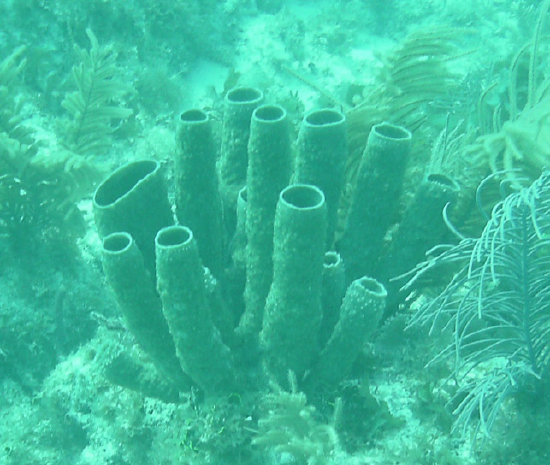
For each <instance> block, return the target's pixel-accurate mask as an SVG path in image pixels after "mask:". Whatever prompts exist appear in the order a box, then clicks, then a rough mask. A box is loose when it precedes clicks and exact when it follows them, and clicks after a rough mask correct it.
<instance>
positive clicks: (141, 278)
mask: <svg viewBox="0 0 550 465" xmlns="http://www.w3.org/2000/svg"><path fill="white" fill-rule="evenodd" d="M102 260H103V269H104V271H105V276H106V277H107V282H108V283H109V285H110V286H111V288H112V289H113V291H114V294H115V297H116V300H117V303H118V305H119V307H120V309H121V311H122V314H123V316H124V319H125V321H126V325H127V326H128V329H129V330H130V331H131V332H132V334H133V335H134V337H135V339H136V342H137V343H138V345H139V346H140V347H141V348H142V349H143V351H144V352H146V353H147V354H149V356H150V357H151V359H152V360H153V362H154V364H155V366H156V367H157V368H158V370H159V371H160V372H161V373H162V374H163V375H164V376H166V377H167V378H168V379H170V380H171V381H172V382H173V383H174V384H175V385H176V386H177V387H178V389H180V390H187V389H188V388H189V387H190V386H191V385H192V383H191V381H190V379H189V378H188V377H187V376H186V375H185V374H184V373H183V372H182V370H181V368H180V364H179V361H178V359H177V357H176V348H175V346H174V343H173V341H172V338H171V337H170V333H169V331H168V325H167V324H166V320H165V319H164V316H163V314H162V304H161V301H160V299H159V296H158V294H157V293H156V291H155V287H154V284H153V281H152V279H151V277H150V275H149V273H148V271H147V270H146V269H145V266H144V263H143V257H142V255H141V253H140V251H139V249H138V247H137V245H136V243H135V241H134V239H133V238H132V236H131V235H130V234H129V233H127V232H115V233H111V234H109V235H107V236H105V238H104V239H103V242H102Z"/></svg>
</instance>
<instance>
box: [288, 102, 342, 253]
mask: <svg viewBox="0 0 550 465" xmlns="http://www.w3.org/2000/svg"><path fill="white" fill-rule="evenodd" d="M297 144H298V154H297V157H296V167H295V173H294V178H293V179H294V182H297V183H306V184H313V185H315V186H318V187H319V188H320V189H321V190H322V191H323V194H325V198H326V203H327V242H328V245H329V246H330V245H331V244H332V240H333V236H334V231H335V229H336V221H337V213H338V205H339V202H340V193H341V191H342V186H343V183H344V169H345V165H346V158H347V153H348V140H347V129H346V117H345V116H344V114H343V113H341V112H339V111H337V110H334V109H332V108H323V109H320V110H313V111H311V112H309V113H308V114H306V115H305V116H304V119H303V121H302V125H301V126H300V132H299V134H298V142H297Z"/></svg>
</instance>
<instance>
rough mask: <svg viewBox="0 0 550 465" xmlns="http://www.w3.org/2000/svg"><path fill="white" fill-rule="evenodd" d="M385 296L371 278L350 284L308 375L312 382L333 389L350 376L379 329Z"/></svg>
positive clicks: (383, 290)
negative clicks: (372, 334)
mask: <svg viewBox="0 0 550 465" xmlns="http://www.w3.org/2000/svg"><path fill="white" fill-rule="evenodd" d="M386 296H387V293H386V289H385V288H384V286H383V285H382V284H380V283H379V282H378V281H376V280H375V279H372V278H367V277H363V278H360V279H357V280H355V281H353V282H352V283H351V284H350V285H349V287H348V289H347V291H346V295H345V296H344V301H343V302H342V307H341V309H340V320H339V321H338V323H337V324H336V327H335V328H334V332H333V333H332V336H331V337H330V339H329V341H328V343H327V345H326V347H325V348H324V349H323V351H322V352H321V356H320V358H319V361H318V363H317V365H316V366H315V368H314V369H313V370H312V372H311V374H310V378H309V379H310V381H311V382H312V383H321V384H325V385H327V386H329V387H335V386H336V385H337V384H338V383H339V382H340V381H342V380H343V379H344V378H345V377H346V375H348V374H349V371H350V369H351V367H352V365H353V362H354V361H355V359H356V358H357V355H359V352H360V351H361V349H362V347H363V344H364V343H365V341H366V340H367V338H368V337H369V336H370V334H371V333H372V332H373V330H374V329H376V327H377V326H378V323H379V321H380V318H381V317H382V313H383V312H384V307H385V301H386Z"/></svg>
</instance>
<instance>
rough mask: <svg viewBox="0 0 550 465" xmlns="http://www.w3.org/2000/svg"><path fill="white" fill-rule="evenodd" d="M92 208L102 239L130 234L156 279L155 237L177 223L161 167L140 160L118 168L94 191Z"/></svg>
mask: <svg viewBox="0 0 550 465" xmlns="http://www.w3.org/2000/svg"><path fill="white" fill-rule="evenodd" d="M93 207H94V216H95V223H96V225H97V229H98V232H99V236H100V237H102V238H103V237H105V236H107V235H108V234H111V233H114V232H118V231H126V232H127V233H129V234H130V235H131V236H132V238H133V240H134V241H135V242H136V244H137V246H138V247H139V250H140V251H141V253H142V254H143V260H144V261H145V265H146V267H147V269H148V270H149V272H150V273H151V276H154V270H155V235H156V234H157V231H158V230H159V229H160V228H163V227H165V226H169V225H171V224H173V222H174V221H173V217H172V210H171V208H170V204H169V202H168V196H167V189H166V185H165V183H164V178H163V175H162V173H161V170H160V164H159V163H158V162H157V161H155V160H139V161H134V162H131V163H128V164H126V165H124V166H122V167H120V168H118V169H117V170H116V171H114V172H113V173H112V174H111V175H110V176H109V177H108V178H107V179H105V181H103V182H102V183H101V184H100V185H99V187H98V188H97V190H96V191H95V193H94V196H93Z"/></svg>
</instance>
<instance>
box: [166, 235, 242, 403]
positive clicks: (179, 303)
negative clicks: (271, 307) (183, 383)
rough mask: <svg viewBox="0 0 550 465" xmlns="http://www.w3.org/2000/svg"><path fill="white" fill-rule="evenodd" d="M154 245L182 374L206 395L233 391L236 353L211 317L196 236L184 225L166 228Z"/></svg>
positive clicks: (167, 315)
mask: <svg viewBox="0 0 550 465" xmlns="http://www.w3.org/2000/svg"><path fill="white" fill-rule="evenodd" d="M155 245H156V253H157V289H158V291H159V294H160V297H161V299H162V305H163V310H164V316H165V318H166V321H167V322H168V326H169V328H170V334H171V335H172V338H173V340H174V342H175V345H176V353H177V355H178V358H179V360H180V363H181V366H182V368H183V371H185V373H187V374H188V375H189V376H190V377H191V379H193V381H195V382H196V383H197V384H198V385H199V386H200V387H201V388H202V389H203V390H204V391H205V392H206V393H213V392H219V391H223V390H227V389H229V388H230V386H231V380H232V378H233V367H232V360H231V354H230V352H229V349H228V348H227V346H226V345H225V344H223V342H222V338H221V336H220V332H219V331H218V329H217V328H216V327H215V326H214V324H213V322H212V318H211V316H210V308H209V306H208V297H207V292H206V288H205V281H204V269H203V267H202V264H201V262H200V259H199V253H198V249H197V244H196V242H195V240H194V238H193V233H192V232H191V230H190V229H189V228H187V227H185V226H170V227H167V228H163V229H161V230H160V231H159V232H158V234H157V237H156V240H155Z"/></svg>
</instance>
